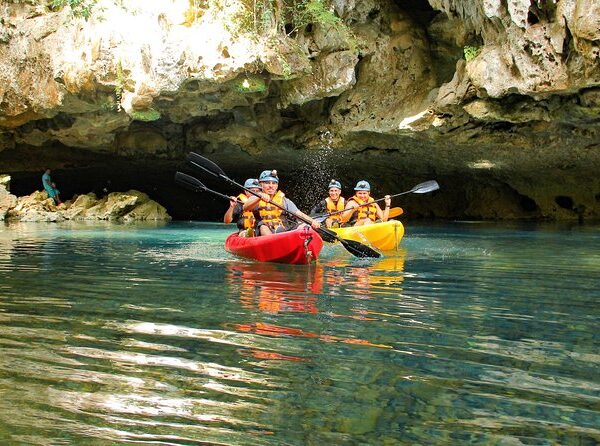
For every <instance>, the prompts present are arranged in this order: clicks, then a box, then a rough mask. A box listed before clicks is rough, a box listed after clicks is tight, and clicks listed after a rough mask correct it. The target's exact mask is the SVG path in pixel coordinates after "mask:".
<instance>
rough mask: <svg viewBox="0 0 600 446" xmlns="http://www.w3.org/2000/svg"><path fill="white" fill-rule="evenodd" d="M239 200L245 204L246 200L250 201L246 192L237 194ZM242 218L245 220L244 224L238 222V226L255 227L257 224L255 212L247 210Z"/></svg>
mask: <svg viewBox="0 0 600 446" xmlns="http://www.w3.org/2000/svg"><path fill="white" fill-rule="evenodd" d="M237 198H238V200H239V201H241V202H242V204H244V203H245V202H246V201H248V197H247V196H246V194H239V195H238V196H237ZM241 220H242V222H243V224H238V227H240V229H241V227H242V226H243V229H250V228H254V226H255V224H256V219H255V218H254V213H253V212H252V211H245V212H244V213H243V214H242V217H241Z"/></svg>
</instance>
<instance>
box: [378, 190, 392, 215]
mask: <svg viewBox="0 0 600 446" xmlns="http://www.w3.org/2000/svg"><path fill="white" fill-rule="evenodd" d="M384 198H385V209H384V210H383V211H382V210H381V208H380V207H379V205H377V216H378V217H379V218H380V219H381V221H388V218H389V216H390V204H392V198H391V197H390V196H389V195H386V196H385V197H384Z"/></svg>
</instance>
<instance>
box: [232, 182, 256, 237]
mask: <svg viewBox="0 0 600 446" xmlns="http://www.w3.org/2000/svg"><path fill="white" fill-rule="evenodd" d="M244 187H245V188H246V189H249V190H251V191H252V192H256V193H258V192H260V191H261V190H262V189H261V187H260V183H259V182H258V180H257V179H256V178H248V179H247V180H246V182H245V183H244ZM252 196H253V195H252V194H251V193H250V192H248V191H244V192H243V193H241V194H239V195H238V196H237V197H231V200H230V202H229V209H227V212H225V215H224V216H223V222H224V223H231V222H233V221H235V222H236V224H237V227H238V229H239V230H240V235H241V236H252V235H254V226H255V219H254V214H253V213H252V212H250V211H247V212H244V203H245V202H246V201H248V198H250V197H252Z"/></svg>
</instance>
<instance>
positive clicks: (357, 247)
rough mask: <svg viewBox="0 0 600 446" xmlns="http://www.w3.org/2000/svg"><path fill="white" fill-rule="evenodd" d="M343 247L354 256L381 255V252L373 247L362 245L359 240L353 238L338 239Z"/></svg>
mask: <svg viewBox="0 0 600 446" xmlns="http://www.w3.org/2000/svg"><path fill="white" fill-rule="evenodd" d="M339 240H340V242H341V243H342V245H343V246H344V248H346V249H347V250H348V252H349V253H350V254H352V255H354V256H356V257H361V258H365V257H372V258H374V259H378V258H379V257H381V254H380V253H378V252H377V251H375V250H374V249H373V248H371V247H369V246H367V245H363V244H362V243H360V242H357V241H355V240H347V239H343V238H341V239H339Z"/></svg>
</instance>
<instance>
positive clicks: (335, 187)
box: [310, 180, 346, 228]
mask: <svg viewBox="0 0 600 446" xmlns="http://www.w3.org/2000/svg"><path fill="white" fill-rule="evenodd" d="M328 193H329V196H328V197H327V198H325V199H323V200H321V201H319V202H318V203H317V204H316V205H315V207H313V208H312V209H311V211H310V216H311V217H314V216H316V215H320V214H330V213H332V212H338V211H343V210H344V208H345V206H346V200H345V199H344V197H342V196H341V193H342V184H341V183H340V182H339V181H337V180H331V181H330V182H329V187H328ZM325 226H327V227H328V228H339V227H340V226H342V214H336V215H332V216H330V217H328V218H326V219H325Z"/></svg>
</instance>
